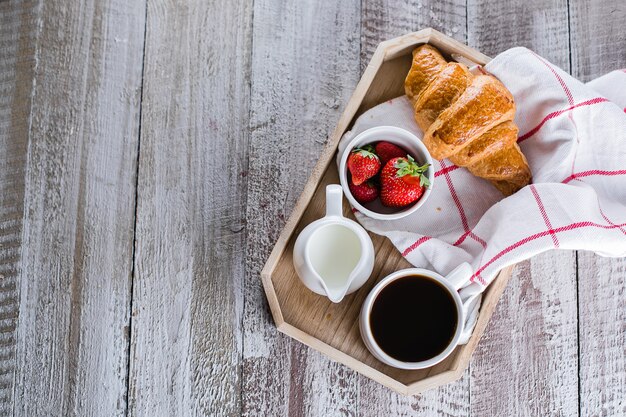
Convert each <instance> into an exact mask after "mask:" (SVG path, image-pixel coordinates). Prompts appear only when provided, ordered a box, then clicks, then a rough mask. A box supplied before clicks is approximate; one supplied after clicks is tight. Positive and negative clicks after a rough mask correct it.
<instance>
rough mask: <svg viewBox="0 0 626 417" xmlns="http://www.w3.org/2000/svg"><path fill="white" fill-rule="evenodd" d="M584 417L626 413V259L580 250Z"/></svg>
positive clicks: (581, 406) (579, 272)
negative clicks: (605, 256) (606, 256)
mask: <svg viewBox="0 0 626 417" xmlns="http://www.w3.org/2000/svg"><path fill="white" fill-rule="evenodd" d="M578 288H579V293H578V297H579V298H578V307H579V320H580V323H579V326H580V341H579V343H580V414H579V415H580V416H585V417H586V416H623V415H626V400H625V399H626V329H625V327H626V326H625V323H626V258H618V259H611V258H602V257H600V256H597V255H595V254H593V253H590V252H578Z"/></svg>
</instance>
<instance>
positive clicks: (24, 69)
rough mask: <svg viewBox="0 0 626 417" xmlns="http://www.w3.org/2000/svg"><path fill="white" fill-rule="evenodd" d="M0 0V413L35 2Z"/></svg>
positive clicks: (4, 408) (7, 384)
mask: <svg viewBox="0 0 626 417" xmlns="http://www.w3.org/2000/svg"><path fill="white" fill-rule="evenodd" d="M35 6H36V5H35V4H34V3H32V2H15V3H8V2H2V3H0V317H2V319H1V320H0V414H2V415H8V414H10V413H11V412H12V409H13V389H14V386H15V385H14V379H15V371H16V369H15V353H16V343H17V339H16V336H17V335H16V325H17V318H18V311H19V273H20V252H21V248H22V231H23V214H24V180H25V173H26V160H27V151H28V130H29V120H30V106H31V100H30V99H31V93H32V89H33V70H34V67H35V53H34V52H35V38H36V34H37V31H36V27H35V25H34V23H35V9H36V7H35Z"/></svg>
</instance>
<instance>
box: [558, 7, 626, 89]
mask: <svg viewBox="0 0 626 417" xmlns="http://www.w3.org/2000/svg"><path fill="white" fill-rule="evenodd" d="M568 4H569V14H570V28H571V43H572V74H573V75H574V76H575V77H576V78H579V79H580V80H582V81H589V80H592V79H594V78H597V77H599V76H600V75H603V74H606V73H607V72H609V71H613V70H616V69H620V68H626V28H625V27H624V22H625V21H626V2H624V1H622V0H608V1H599V0H595V1H588V0H569V1H568Z"/></svg>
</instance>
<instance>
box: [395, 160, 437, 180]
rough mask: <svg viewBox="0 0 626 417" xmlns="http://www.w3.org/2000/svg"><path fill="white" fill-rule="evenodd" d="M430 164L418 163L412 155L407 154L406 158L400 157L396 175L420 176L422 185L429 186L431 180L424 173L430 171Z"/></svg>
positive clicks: (396, 164) (396, 165)
mask: <svg viewBox="0 0 626 417" xmlns="http://www.w3.org/2000/svg"><path fill="white" fill-rule="evenodd" d="M429 166H430V164H424V165H418V164H417V163H416V162H415V159H413V157H412V156H411V155H408V154H407V156H406V158H399V159H398V160H397V161H396V163H395V164H394V167H395V168H397V171H396V177H398V178H400V177H404V176H405V175H409V176H413V177H419V179H420V186H422V187H429V186H430V181H429V180H428V177H427V176H426V175H424V174H425V173H426V172H427V171H428V167H429Z"/></svg>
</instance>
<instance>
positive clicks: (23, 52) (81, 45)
mask: <svg viewBox="0 0 626 417" xmlns="http://www.w3.org/2000/svg"><path fill="white" fill-rule="evenodd" d="M0 7H2V8H3V9H4V8H5V7H7V2H3V3H2V4H1V5H0ZM8 7H9V9H8V13H9V14H8V15H3V16H4V18H6V19H7V22H8V25H7V26H6V29H5V26H4V25H2V30H3V33H4V34H6V33H8V32H9V31H12V29H13V33H12V34H10V35H9V36H8V37H7V36H3V39H2V40H3V42H6V43H5V44H6V45H7V46H9V50H7V53H9V54H10V48H12V47H16V52H15V53H16V55H14V56H15V57H16V60H17V61H16V66H15V71H16V75H17V77H18V78H17V80H16V82H17V83H19V85H18V86H17V90H15V91H17V94H16V95H14V96H13V99H14V105H13V106H12V112H13V113H12V115H11V117H10V119H9V120H10V123H11V126H12V127H11V129H9V131H8V132H7V134H6V136H5V133H2V136H3V138H5V139H6V140H7V142H8V144H9V153H8V158H11V159H10V160H9V161H7V162H3V164H2V165H3V166H2V172H3V174H2V175H7V174H8V175H9V176H8V177H6V178H7V181H8V182H6V183H5V182H4V179H3V180H2V181H1V182H0V183H2V184H3V185H2V187H4V186H8V187H11V189H10V190H8V191H9V192H8V194H7V195H8V196H9V199H7V200H5V202H3V204H6V202H7V201H8V202H9V210H6V209H5V208H4V207H6V206H4V207H3V214H2V216H3V220H4V222H3V224H4V226H5V227H7V226H8V227H7V229H4V230H5V231H8V230H9V229H10V228H11V227H15V230H16V232H17V230H18V228H19V226H18V224H19V221H20V219H23V224H22V230H21V239H22V240H21V242H20V247H19V251H20V253H21V262H20V268H19V293H20V295H19V297H20V298H19V300H20V302H19V306H20V310H19V311H20V313H19V328H18V330H17V334H18V336H19V337H18V339H17V346H16V353H15V368H16V370H17V371H16V375H15V384H14V385H13V390H14V399H13V400H14V402H13V413H12V414H13V415H16V416H22V415H24V416H34V415H64V416H70V415H96V414H104V415H124V414H125V408H126V377H127V373H126V369H127V350H128V337H127V336H128V322H129V305H130V282H131V267H132V262H131V259H129V255H130V254H131V253H132V241H133V224H134V205H135V203H134V195H135V175H136V151H137V132H138V125H139V117H138V115H139V111H138V110H139V100H138V99H139V88H140V85H141V51H142V49H143V30H142V27H143V16H144V7H143V3H142V2H131V3H127V2H123V1H115V0H106V1H97V2H96V1H85V2H81V3H67V2H61V1H48V2H32V3H29V2H10V3H8ZM4 10H6V9H4ZM11 14H13V16H12V17H11ZM5 30H6V31H7V32H5ZM31 33H32V34H33V35H32V37H31ZM29 38H30V39H33V40H28V39H29ZM12 40H16V41H17V44H16V45H13V44H12V42H11V41H12ZM26 141H28V145H27V147H26ZM2 158H3V160H4V158H5V155H4V153H2ZM7 164H8V165H7ZM22 174H25V175H24V177H23V178H19V176H20V175H22ZM11 175H15V176H14V177H11ZM22 197H23V203H22V204H23V210H22V211H23V213H20V212H19V209H20V207H19V205H20V203H19V199H20V198H22ZM3 199H4V194H3ZM12 201H13V202H12ZM5 210H6V211H5ZM12 223H13V224H15V226H11V224H12ZM17 233H19V232H17ZM16 243H17V241H16V240H13V241H12V240H10V239H9V240H7V241H6V246H4V244H5V243H4V242H3V246H4V249H3V252H4V253H3V257H4V259H3V268H7V269H4V271H3V272H2V274H3V275H4V274H5V273H8V274H7V275H6V277H5V278H4V279H3V280H2V287H3V289H4V290H6V291H5V292H4V293H3V294H2V297H3V299H2V305H3V306H6V308H7V315H6V318H5V316H4V315H3V317H2V319H3V320H2V323H3V325H4V324H6V325H7V326H9V325H10V324H9V323H10V322H11V321H12V320H13V319H14V315H13V313H12V308H11V305H12V304H13V303H14V302H15V298H14V297H15V295H13V294H15V292H13V291H12V290H11V288H12V287H13V286H14V285H16V283H17V280H16V279H15V275H14V274H15V269H14V267H12V266H11V265H10V263H11V262H12V258H11V253H12V252H14V251H15V250H16V249H15V247H14V245H15V244H16ZM7 255H8V257H7ZM5 260H7V261H9V262H8V263H4V261H5ZM3 338H4V339H3V343H4V344H5V346H4V347H7V346H9V345H10V344H11V343H12V342H11V341H10V338H11V335H10V333H7V334H6V336H4V334H3ZM6 358H9V356H7V357H6ZM4 359H5V357H4V356H3V360H4ZM7 370H8V371H10V370H11V366H8V367H7ZM11 385H12V384H11V381H10V380H7V379H4V378H3V381H2V386H3V388H5V389H7V388H9V387H11ZM5 399H6V397H5Z"/></svg>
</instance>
